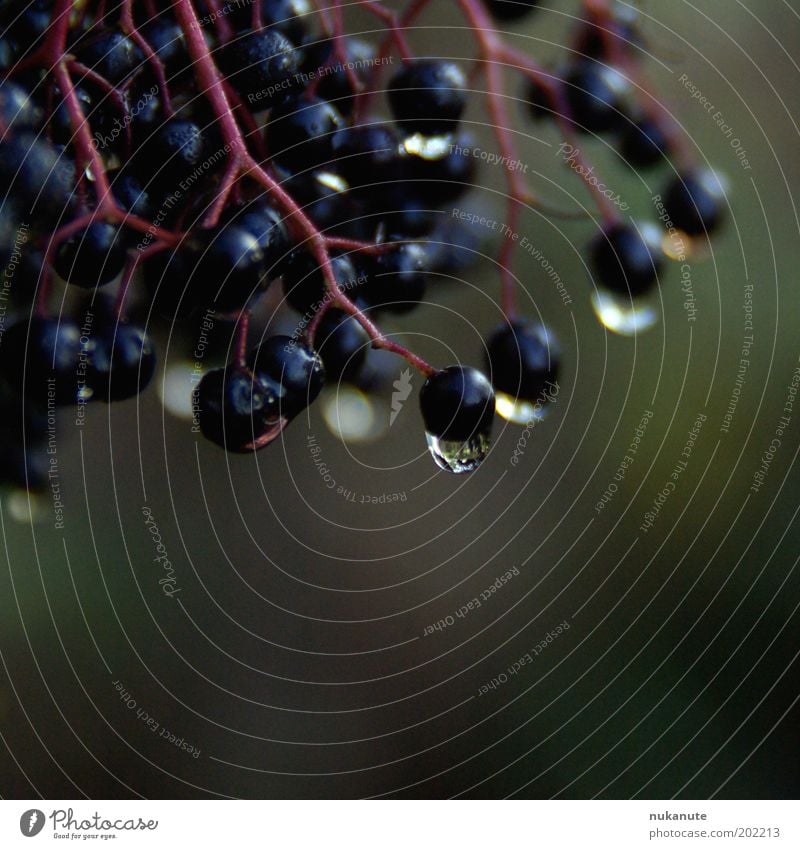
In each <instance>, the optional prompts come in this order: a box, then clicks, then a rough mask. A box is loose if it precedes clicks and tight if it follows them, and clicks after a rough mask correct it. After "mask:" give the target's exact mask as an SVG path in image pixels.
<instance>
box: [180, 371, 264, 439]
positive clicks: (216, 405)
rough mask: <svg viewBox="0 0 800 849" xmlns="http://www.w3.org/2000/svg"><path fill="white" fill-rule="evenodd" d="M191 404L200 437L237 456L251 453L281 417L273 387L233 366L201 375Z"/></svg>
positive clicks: (250, 373)
mask: <svg viewBox="0 0 800 849" xmlns="http://www.w3.org/2000/svg"><path fill="white" fill-rule="evenodd" d="M193 404H194V406H195V407H196V409H197V417H198V420H199V424H200V430H201V432H202V434H203V436H205V437H206V439H209V440H211V441H212V442H214V443H215V444H216V445H219V446H220V447H222V448H225V449H226V450H228V451H231V452H237V453H243V452H247V451H250V450H252V445H253V443H254V442H256V441H257V440H258V439H260V438H261V437H263V436H264V435H265V434H266V433H267V431H268V430H269V429H270V428H272V427H273V426H274V425H275V423H276V422H277V421H278V419H279V416H280V413H279V401H278V398H277V397H276V395H275V393H274V391H273V389H272V387H270V386H269V385H266V384H264V383H263V382H262V381H260V380H258V379H257V377H256V376H255V375H254V374H253V372H252V371H250V369H248V368H244V367H242V366H235V365H231V366H228V367H227V368H220V369H214V370H213V371H209V372H207V373H206V374H205V375H203V379H202V380H201V381H200V383H199V384H198V386H197V389H196V390H195V395H194V401H193Z"/></svg>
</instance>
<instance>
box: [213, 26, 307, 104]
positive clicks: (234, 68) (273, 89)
mask: <svg viewBox="0 0 800 849" xmlns="http://www.w3.org/2000/svg"><path fill="white" fill-rule="evenodd" d="M217 61H218V63H219V66H220V68H221V69H222V72H223V73H224V74H225V76H226V77H227V79H228V82H230V83H231V85H232V86H233V87H234V88H235V89H236V90H237V91H238V92H239V94H240V95H241V96H242V97H243V98H244V100H245V102H246V104H247V105H248V107H249V108H250V109H252V110H253V111H260V110H263V109H269V108H270V107H272V106H274V105H275V104H276V103H277V102H279V101H280V100H283V99H285V98H286V97H289V96H290V95H291V94H292V93H293V91H296V90H298V89H301V88H303V87H304V86H303V77H302V75H300V74H299V71H300V54H299V52H298V50H297V49H296V48H295V46H294V45H293V44H292V42H291V41H289V39H288V38H286V36H285V35H283V34H282V33H280V32H279V31H278V30H276V29H265V30H260V31H259V32H246V33H244V34H243V35H240V36H239V37H237V38H234V39H233V40H232V41H229V42H228V43H227V44H225V45H223V46H222V48H220V50H219V51H218V53H217Z"/></svg>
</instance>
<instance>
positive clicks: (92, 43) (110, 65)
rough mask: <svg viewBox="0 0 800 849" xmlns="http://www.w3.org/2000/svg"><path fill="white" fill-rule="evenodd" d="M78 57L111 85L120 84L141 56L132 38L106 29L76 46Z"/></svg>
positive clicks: (136, 66)
mask: <svg viewBox="0 0 800 849" xmlns="http://www.w3.org/2000/svg"><path fill="white" fill-rule="evenodd" d="M77 55H78V58H79V59H80V60H81V62H83V64H84V65H86V67H87V68H91V69H92V70H93V71H94V72H95V73H97V74H100V76H101V77H105V78H106V79H107V80H108V81H109V82H110V83H111V84H112V85H115V86H119V85H121V84H122V83H123V82H124V81H125V80H126V78H127V77H129V76H130V75H131V74H132V73H133V72H134V71H135V70H136V69H137V68H138V67H139V65H140V64H141V62H142V59H143V56H142V53H141V51H140V50H139V47H138V46H137V44H136V43H135V42H134V41H133V39H130V38H128V37H127V36H126V35H124V34H123V33H122V32H119V31H116V30H108V31H106V32H101V33H100V34H98V35H95V36H91V37H89V38H87V39H86V40H85V41H84V42H83V43H82V44H80V45H78V47H77Z"/></svg>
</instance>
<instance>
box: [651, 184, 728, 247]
mask: <svg viewBox="0 0 800 849" xmlns="http://www.w3.org/2000/svg"><path fill="white" fill-rule="evenodd" d="M723 198H724V192H723V189H722V186H721V185H720V183H719V180H718V178H717V177H716V176H715V175H714V174H713V173H709V172H698V173H693V174H685V175H683V176H680V175H679V176H678V177H676V178H675V179H674V180H673V181H672V182H671V183H670V185H669V186H668V187H667V190H666V192H665V193H664V208H665V210H666V212H667V215H668V216H669V218H670V219H671V221H672V223H673V224H674V225H675V226H676V227H677V228H678V229H679V230H683V232H684V233H687V234H688V235H689V236H701V235H703V233H712V232H713V231H714V230H716V229H717V228H718V227H719V225H720V222H721V221H722V218H723V206H722V203H723Z"/></svg>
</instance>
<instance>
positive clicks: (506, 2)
mask: <svg viewBox="0 0 800 849" xmlns="http://www.w3.org/2000/svg"><path fill="white" fill-rule="evenodd" d="M486 7H487V8H488V9H489V12H490V14H491V16H492V17H493V18H494V19H495V20H496V21H518V20H520V19H521V18H524V17H527V16H528V15H530V13H531V12H533V11H535V10H536V9H537V8H538V7H539V0H487V2H486Z"/></svg>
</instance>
